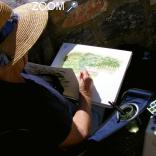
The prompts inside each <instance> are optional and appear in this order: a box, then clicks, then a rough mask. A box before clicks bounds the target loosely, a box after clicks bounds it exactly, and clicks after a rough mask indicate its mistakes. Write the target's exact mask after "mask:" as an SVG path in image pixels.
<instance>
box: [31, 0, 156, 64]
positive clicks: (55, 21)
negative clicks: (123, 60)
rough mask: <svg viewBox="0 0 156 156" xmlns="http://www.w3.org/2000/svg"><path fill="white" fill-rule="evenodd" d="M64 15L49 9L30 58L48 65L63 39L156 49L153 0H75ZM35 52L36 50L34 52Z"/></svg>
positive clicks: (155, 7) (155, 10) (154, 1)
mask: <svg viewBox="0 0 156 156" xmlns="http://www.w3.org/2000/svg"><path fill="white" fill-rule="evenodd" d="M77 1H78V2H79V7H78V8H76V9H75V10H74V11H72V12H71V13H69V14H68V15H65V13H64V11H56V10H52V11H50V12H49V23H48V25H47V28H46V30H45V31H44V33H43V34H42V36H41V37H40V39H39V40H38V42H37V43H36V44H35V45H34V47H33V48H32V49H31V53H30V61H32V62H36V63H41V64H50V63H51V61H52V59H53V58H54V56H55V54H56V53H57V51H58V49H59V47H60V46H61V44H62V43H63V42H73V43H80V44H88V45H96V46H103V47H109V48H118V47H120V46H121V45H125V44H128V45H133V44H136V45H138V46H142V47H145V48H146V49H149V50H150V51H155V49H156V44H155V43H156V0H77ZM36 51H37V53H36Z"/></svg>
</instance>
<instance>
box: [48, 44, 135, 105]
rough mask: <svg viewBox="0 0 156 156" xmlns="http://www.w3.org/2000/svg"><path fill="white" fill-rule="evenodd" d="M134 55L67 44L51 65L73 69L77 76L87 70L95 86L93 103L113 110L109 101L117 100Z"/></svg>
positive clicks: (63, 45) (127, 52)
mask: <svg viewBox="0 0 156 156" xmlns="http://www.w3.org/2000/svg"><path fill="white" fill-rule="evenodd" d="M131 56H132V52H131V51H124V50H119V49H111V48H104V47H97V46H90V45H82V44H74V43H63V44H62V46H61V47H60V50H59V51H58V53H57V55H56V57H55V59H54V60H53V62H52V64H51V66H53V67H63V68H72V69H73V71H74V73H75V75H76V76H77V77H78V75H79V73H80V71H82V70H87V71H88V72H89V74H90V75H91V77H92V79H93V84H94V85H93V90H92V101H93V104H97V105H100V106H104V107H110V104H109V101H111V102H115V101H116V100H117V97H118V93H119V91H120V88H121V85H122V82H123V79H124V75H125V73H126V70H127V68H128V65H129V63H130V60H131ZM71 81H72V80H71ZM72 90H73V88H72Z"/></svg>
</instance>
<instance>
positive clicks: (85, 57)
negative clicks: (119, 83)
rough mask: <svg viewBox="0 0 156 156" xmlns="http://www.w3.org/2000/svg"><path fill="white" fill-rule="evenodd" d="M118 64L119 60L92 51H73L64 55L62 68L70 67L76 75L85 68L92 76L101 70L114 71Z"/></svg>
mask: <svg viewBox="0 0 156 156" xmlns="http://www.w3.org/2000/svg"><path fill="white" fill-rule="evenodd" d="M119 66H120V60H118V59H116V58H113V57H110V56H106V57H102V56H99V55H96V54H92V53H89V52H87V53H81V52H73V53H70V54H69V55H66V56H65V59H64V63H63V68H72V69H73V70H74V72H75V73H76V75H78V74H79V73H80V71H81V70H83V69H87V70H88V71H89V72H90V74H91V75H92V76H97V74H98V72H102V71H103V70H107V71H111V72H113V71H115V70H116V69H117V68H119Z"/></svg>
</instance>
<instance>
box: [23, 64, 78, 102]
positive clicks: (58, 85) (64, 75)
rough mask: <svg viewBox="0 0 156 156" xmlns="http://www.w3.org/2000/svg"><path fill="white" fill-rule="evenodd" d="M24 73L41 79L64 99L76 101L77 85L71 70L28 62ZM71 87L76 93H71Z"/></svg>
mask: <svg viewBox="0 0 156 156" xmlns="http://www.w3.org/2000/svg"><path fill="white" fill-rule="evenodd" d="M25 71H26V72H27V73H28V74H32V75H36V76H38V77H40V78H42V79H43V80H45V81H46V82H48V83H49V85H51V86H52V87H53V88H55V89H56V90H57V91H59V92H60V93H61V94H62V95H63V96H65V97H66V98H69V99H71V100H75V101H78V99H79V92H78V90H79V85H78V81H77V78H76V76H75V74H74V72H73V70H72V69H70V68H66V69H64V68H55V67H51V66H47V65H40V64H36V63H31V62H29V63H28V64H27V65H26V67H25ZM71 80H72V81H71ZM73 86H74V88H75V90H76V92H73V89H71V88H72V87H73Z"/></svg>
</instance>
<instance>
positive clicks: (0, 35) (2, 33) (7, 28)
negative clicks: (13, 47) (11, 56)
mask: <svg viewBox="0 0 156 156" xmlns="http://www.w3.org/2000/svg"><path fill="white" fill-rule="evenodd" d="M17 22H18V15H17V14H14V13H13V15H12V16H11V17H10V19H8V20H7V22H6V23H5V24H4V26H3V27H2V28H1V29H0V43H2V42H3V41H4V40H5V39H6V38H7V37H8V36H9V34H11V32H12V31H13V30H14V27H15V25H16V24H17Z"/></svg>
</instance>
